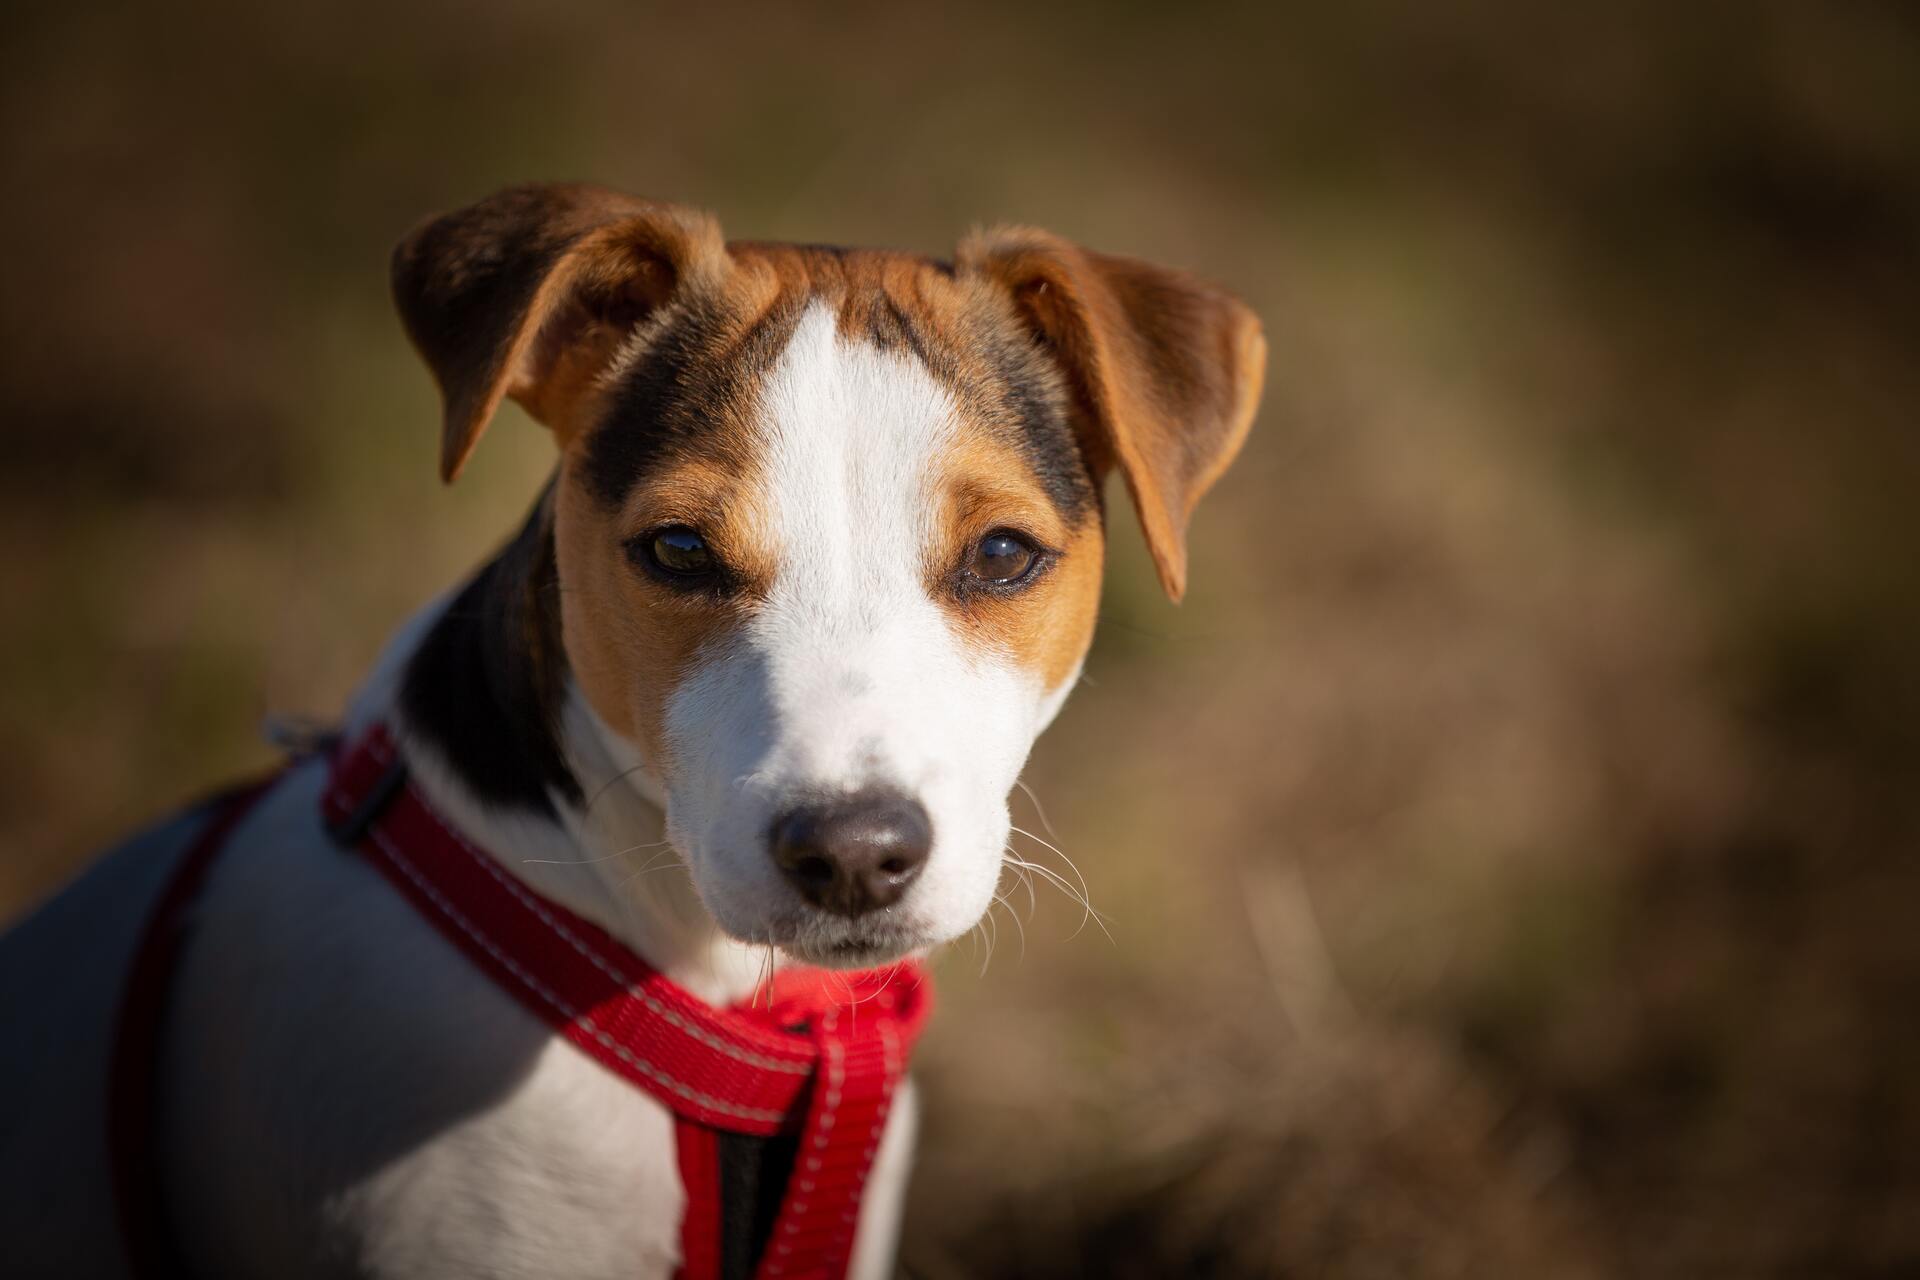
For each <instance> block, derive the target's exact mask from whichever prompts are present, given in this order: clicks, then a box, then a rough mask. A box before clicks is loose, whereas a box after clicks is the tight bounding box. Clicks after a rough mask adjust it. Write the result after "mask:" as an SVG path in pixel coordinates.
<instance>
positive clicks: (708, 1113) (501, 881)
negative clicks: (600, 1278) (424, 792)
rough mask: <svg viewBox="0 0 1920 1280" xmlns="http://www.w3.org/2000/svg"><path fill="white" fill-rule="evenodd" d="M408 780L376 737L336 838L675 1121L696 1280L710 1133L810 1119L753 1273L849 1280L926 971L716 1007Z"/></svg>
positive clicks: (350, 770)
mask: <svg viewBox="0 0 1920 1280" xmlns="http://www.w3.org/2000/svg"><path fill="white" fill-rule="evenodd" d="M401 768H402V766H401V765H400V764H399V757H398V752H397V749H396V747H395V745H394V743H393V740H392V738H391V736H390V735H389V734H388V732H387V731H386V729H385V728H384V726H376V727H375V728H374V729H372V730H371V731H369V733H368V734H367V735H366V737H365V738H363V739H362V740H361V741H360V742H359V743H358V744H357V745H356V746H355V747H353V748H352V749H351V750H350V751H348V752H347V753H346V754H345V755H343V756H342V757H341V758H340V759H339V760H338V761H337V762H336V764H335V769H334V777H333V781H332V783H331V784H330V786H329V787H328V790H327V793H326V796H325V798H324V799H323V801H322V808H323V811H324V813H325V815H326V817H327V819H328V822H329V825H330V826H332V827H336V828H338V827H341V826H345V827H348V828H350V829H351V830H350V833H349V837H348V838H350V839H352V840H354V841H355V842H356V843H357V846H358V847H359V848H360V849H361V851H362V852H364V853H365V854H366V856H367V857H368V858H369V860H370V861H372V863H373V864H374V865H375V866H376V867H378V868H379V869H380V870H381V871H382V872H383V873H384V874H385V875H386V876H387V878H388V879H389V880H391V881H392V882H393V884H394V885H395V886H396V887H397V888H398V889H399V891H400V892H401V893H402V894H403V895H405V896H406V897H407V899H408V900H409V901H411V902H412V903H413V904H414V906H415V907H416V908H417V909H418V910H419V911H420V912H421V914H423V915H424V916H426V917H427V919H428V920H430V921H432V922H433V923H434V925H435V926H436V927H438V928H439V930H440V931H441V933H442V934H443V935H445V936H446V937H447V938H448V939H449V940H450V941H452V942H453V943H454V944H455V945H456V946H457V947H459V948H460V949H461V950H462V951H463V952H465V953H466V955H467V956H468V957H469V958H470V959H471V960H472V961H473V962H474V964H476V965H477V966H479V968H480V969H481V970H482V971H483V972H485V973H486V974H488V975H489V976H490V977H492V978H493V980H494V981H495V982H497V983H499V984H500V986H502V987H503V988H505V989H506V990H507V991H508V992H510V993H511V994H513V995H514V996H515V997H516V998H517V999H519V1000H520V1001H521V1003H522V1004H524V1005H525V1006H526V1007H527V1008H528V1009H530V1010H531V1011H533V1012H534V1013H535V1014H536V1015H537V1016H539V1017H540V1018H541V1019H542V1020H544V1021H546V1022H547V1023H548V1024H549V1025H551V1026H552V1027H554V1029H555V1030H557V1031H558V1032H559V1033H560V1034H562V1035H564V1036H565V1037H567V1039H568V1040H570V1041H572V1042H573V1044H574V1045H576V1046H577V1047H578V1048H579V1049H580V1050H581V1051H582V1052H584V1053H586V1054H587V1055H588V1056H590V1057H592V1058H594V1059H595V1060H596V1061H598V1062H599V1063H601V1065H603V1066H605V1067H606V1068H607V1069H608V1070H610V1071H613V1072H615V1073H616V1074H618V1075H620V1076H622V1077H623V1078H625V1079H626V1080H628V1081H630V1082H631V1083H633V1084H635V1085H637V1086H639V1087H640V1088H643V1089H645V1090H646V1091H647V1092H649V1093H651V1094H653V1095H654V1096H655V1097H656V1098H658V1099H659V1100H660V1101H662V1102H663V1103H665V1104H666V1105H667V1106H668V1107H670V1108H671V1109H672V1110H673V1112H674V1113H675V1115H676V1116H677V1117H678V1123H677V1125H676V1130H677V1132H678V1138H677V1145H678V1150H679V1156H680V1160H681V1173H682V1182H683V1184H684V1185H685V1187H686V1192H687V1200H688V1208H687V1213H686V1219H685V1222H684V1224H683V1229H682V1236H683V1240H682V1243H683V1250H684V1263H683V1267H682V1271H681V1275H682V1276H683V1277H684V1280H712V1277H714V1276H716V1275H717V1274H718V1271H719V1265H720V1235H721V1233H720V1225H721V1224H720V1216H721V1212H722V1209H723V1206H721V1205H720V1204H719V1203H718V1197H719V1186H718V1183H719V1178H718V1154H717V1143H716V1140H715V1137H714V1134H713V1133H712V1132H710V1131H712V1130H724V1131H727V1132H732V1133H744V1134H753V1135H756V1136H761V1137H766V1136H771V1135H773V1134H776V1133H781V1132H792V1130H793V1128H794V1127H795V1120H796V1118H797V1116H798V1115H799V1113H800V1112H801V1110H802V1108H804V1109H805V1127H804V1129H803V1130H802V1133H801V1140H800V1148H799V1154H798V1156H797V1157H796V1161H795V1167H794V1171H793V1174H792V1176H791V1177H790V1179H789V1181H788V1186H787V1194H786V1198H785V1200H784V1201H783V1203H782V1204H781V1207H780V1211H779V1214H778V1216H777V1218H776V1220H775V1223H774V1228H773V1237H772V1240H771V1241H770V1243H769V1244H768V1247H767V1250H766V1254H765V1257H764V1258H763V1260H762V1264H761V1266H760V1268H759V1272H758V1274H759V1275H761V1276H763V1277H785V1278H799V1277H827V1276H835V1277H837V1276H840V1275H843V1274H844V1273H845V1270H846V1265H847V1258H848V1255H849V1253H850V1251H851V1247H852V1239H853V1227H854V1223H855V1221H856V1220H857V1217H858V1209H859V1200H860V1192H861V1188H862V1187H863V1185H864V1184H865V1180H866V1174H867V1170H868V1168H869V1167H870V1166H871V1163H872V1159H873V1152H874V1148H875V1147H876V1145H877V1143H878V1140H879V1134H880V1132H881V1130H882V1129H883V1127H884V1125H885V1120H886V1112H887V1107H888V1104H889V1102H890V1101H891V1099H892V1094H893V1089H894V1087H895V1085H896V1084H897V1083H898V1081H899V1079H900V1076H901V1074H902V1073H903V1072H904V1071H905V1069H906V1055H907V1051H908V1049H909V1048H910V1047H911V1045H912V1043H913V1040H914V1038H915V1037H916V1036H917V1035H918V1034H919V1031H920V1028H921V1027H922V1026H923V1025H924V1023H925V1020H926V1016H927V1014H928V1012H929V1010H930V1008H931V996H930V990H929V987H928V984H927V983H926V982H925V981H924V977H925V975H924V974H923V973H922V972H921V970H920V969H919V967H918V966H917V965H915V964H912V963H903V964H901V965H899V966H896V967H895V968H893V969H889V970H881V971H874V972H869V973H826V972H822V971H818V970H805V969H797V970H784V971H782V972H781V973H779V974H777V975H776V976H775V978H774V980H773V982H772V984H771V986H770V989H769V990H768V991H766V992H764V993H762V994H761V997H760V999H759V1000H756V1001H754V1002H752V1004H751V1005H750V1006H749V1007H746V1008H733V1009H719V1008H715V1007H713V1006H712V1005H708V1004H706V1003H704V1002H703V1001H700V1000H698V999H696V998H695V997H694V996H693V995H691V994H690V993H688V992H687V991H685V990H684V989H682V988H681V987H679V986H677V985H676V984H674V983H672V982H671V981H669V980H668V979H667V978H666V977H665V976H664V975H662V974H660V973H659V972H658V971H656V970H655V969H653V967H652V966H650V965H648V964H647V963H646V961H644V960H643V959H641V957H639V956H638V955H636V954H634V953H633V952H632V951H630V950H628V949H627V948H626V947H625V946H623V945H622V944H621V943H619V942H617V941H616V940H615V939H614V938H613V937H612V936H611V935H609V934H608V933H606V932H605V931H604V930H602V929H600V928H598V927H597V926H595V925H593V924H591V923H589V922H588V921H586V920H583V919H581V918H580V917H579V916H576V915H574V914H573V913H572V912H570V911H568V910H566V909H565V908H564V907H561V906H560V905H558V904H557V903H553V902H550V901H548V900H546V899H544V898H542V897H540V896H539V895H537V894H535V893H534V892H533V891H532V890H530V889H529V888H527V887H526V886H525V885H524V884H522V883H521V882H520V881H519V880H518V879H516V878H515V877H514V876H512V875H510V874H509V873H508V872H507V871H506V870H505V869H504V868H503V867H501V866H500V865H499V864H498V863H497V862H495V861H494V859H493V858H492V857H490V856H489V855H488V854H486V853H485V852H483V851H482V850H479V849H477V848H475V847H474V846H473V845H471V844H470V843H468V841H467V840H466V839H465V837H463V836H462V835H461V834H460V833H459V832H458V831H456V830H454V829H453V828H452V827H451V826H449V825H448V824H446V823H444V822H442V821H441V820H440V818H439V816H438V815H437V814H435V813H434V811H433V810H432V809H431V808H429V807H428V805H427V803H426V801H425V800H424V799H423V798H422V797H421V795H420V794H419V792H418V791H417V790H416V789H415V788H414V787H412V786H410V785H398V786H396V785H395V782H396V779H399V778H401V777H402V776H403V775H402V773H401ZM762 1001H764V1007H762ZM703 1129H704V1130H708V1131H709V1132H705V1133H702V1132H700V1130H703Z"/></svg>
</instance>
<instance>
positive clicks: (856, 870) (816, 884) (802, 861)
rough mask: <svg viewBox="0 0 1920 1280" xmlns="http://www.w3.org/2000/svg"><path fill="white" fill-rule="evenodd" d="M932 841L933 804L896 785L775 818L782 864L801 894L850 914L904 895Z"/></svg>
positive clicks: (776, 845)
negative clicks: (930, 812) (929, 818)
mask: <svg viewBox="0 0 1920 1280" xmlns="http://www.w3.org/2000/svg"><path fill="white" fill-rule="evenodd" d="M932 848H933V826H932V824H931V823H929V822H928V821H927V811H926V810H925V809H923V808H922V807H921V806H920V802H919V801H917V800H915V799H913V798H911V797H909V796H904V795H901V794H900V793H899V792H896V791H862V792H859V793H858V794H856V795H850V796H843V797H841V798H839V799H835V800H824V801H820V802H817V803H814V804H809V805H804V806H802V807H801V808H798V809H794V810H791V811H790V812H788V813H786V814H784V815H782V816H781V817H780V819H779V820H778V821H776V822H775V823H774V824H773V860H774V862H775V863H776V864H778V866H779V867H780V870H781V871H783V872H785V873H786V877H787V879H788V880H790V881H792V882H793V887H794V888H796V889H798V890H799V891H800V896H801V897H803V898H805V899H806V900H807V901H808V902H811V903H812V904H813V905H814V906H816V907H820V908H821V909H823V910H826V911H832V912H836V913H837V914H839V915H843V916H857V915H864V914H865V913H866V912H869V911H877V910H879V909H880V908H881V907H890V906H892V905H893V904H894V903H896V902H898V901H900V897H901V895H902V894H904V893H906V891H907V886H908V885H910V884H912V883H913V878H914V877H915V876H917V875H919V874H920V868H921V867H923V866H925V865H926V861H927V853H928V851H929V850H931V849H932Z"/></svg>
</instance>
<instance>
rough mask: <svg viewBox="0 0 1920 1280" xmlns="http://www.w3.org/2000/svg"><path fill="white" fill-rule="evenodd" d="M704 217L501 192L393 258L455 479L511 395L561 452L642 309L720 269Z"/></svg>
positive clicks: (534, 192)
mask: <svg viewBox="0 0 1920 1280" xmlns="http://www.w3.org/2000/svg"><path fill="white" fill-rule="evenodd" d="M727 264H728V259H727V251H726V244H725V241H724V239H723V238H722V236H721V233H720V227H719V224H718V223H717V222H715V221H714V220H713V218H712V217H710V216H709V215H707V214H705V213H702V212H700V211H699V210H695V209H687V208H682V207H680V206H678V205H671V204H662V203H658V202H656V201H652V200H642V199H639V198H638V197H635V196H629V195H624V194H622V193H620V192H618V191H609V190H607V189H606V188H604V187H594V186H585V185H580V184H572V183H549V184H534V185H529V186H521V187H510V188H508V189H507V190H505V191H501V192H499V193H497V194H495V195H492V196H489V197H487V198H486V199H485V200H482V201H480V203H478V204H475V205H470V206H468V207H467V208H465V209H460V210H457V211H456V212H453V213H448V214H443V215H442V216H440V217H437V218H434V219H432V220H430V221H428V222H426V223H425V224H423V225H422V226H420V227H418V228H416V229H415V230H414V231H413V233H412V234H410V235H408V236H407V238H406V239H404V240H402V241H401V242H400V244H399V246H398V247H397V248H396V249H395V250H394V253H393V296H394V301H395V303H396V304H397V305H398V306H399V309H400V319H401V321H402V322H403V323H404V324H405V325H406V329H407V335H408V336H409V337H410V338H412V339H413V344H414V346H415V347H416V348H418V349H419V351H420V354H421V356H422V357H424V358H425V360H426V362H427V366H428V367H429V368H430V369H431V370H432V371H433V376H434V380H435V381H436V382H437V383H438V384H439V386H440V394H441V399H442V401H443V403H444V406H445V419H444V422H443V425H442V428H441V442H440V474H441V477H442V478H443V479H446V480H452V479H453V478H454V477H455V476H456V475H458V474H459V472H460V468H461V467H462V466H463V465H465V463H466V460H467V457H468V455H470V454H471V453H472V452H473V447H474V445H475V443H476V442H477V441H478V440H479V438H480V433H481V432H482V431H484V430H486V426H487V423H488V422H489V421H490V420H491V419H492V418H493V415H494V412H495V411H496V410H497V409H498V408H499V407H500V400H501V397H502V396H512V397H513V398H514V399H515V400H517V401H519V402H520V403H521V404H522V405H523V406H525V408H526V409H527V411H528V412H529V413H531V414H532V415H533V416H534V417H535V418H536V419H537V420H539V421H540V422H542V423H545V424H546V425H547V426H548V427H551V428H552V429H553V430H554V431H555V433H556V434H557V435H559V436H560V438H561V439H562V441H563V442H564V440H565V439H566V437H567V433H568V431H569V430H570V429H571V428H572V427H573V426H574V425H575V424H574V423H573V422H572V421H571V415H570V411H571V409H572V408H573V407H574V405H575V404H576V402H577V401H578V399H579V397H580V394H581V393H582V392H583V391H585V390H586V389H587V388H588V387H589V386H590V385H591V384H592V378H593V375H594V374H596V373H598V372H599V371H600V370H601V369H602V368H604V367H605V365H606V362H607V361H608V360H610V359H611V358H612V357H613V355H614V353H615V352H616V351H617V350H618V347H619V344H620V342H621V341H623V340H624V339H625V338H626V336H627V335H628V334H629V333H631V332H632V330H633V328H634V326H635V325H636V324H638V323H639V322H640V321H641V320H642V319H644V318H645V317H646V315H647V313H649V312H650V311H652V310H654V309H656V308H658V307H660V306H661V305H663V304H665V303H666V302H667V301H668V300H669V299H671V298H673V297H674V296H675V295H676V294H677V293H679V292H681V291H683V290H686V289H690V288H701V287H711V286H713V285H715V284H717V283H718V280H719V279H720V278H721V276H723V274H724V272H725V271H726V269H727Z"/></svg>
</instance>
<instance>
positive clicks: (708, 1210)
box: [673, 1116, 722, 1280]
mask: <svg viewBox="0 0 1920 1280" xmlns="http://www.w3.org/2000/svg"><path fill="white" fill-rule="evenodd" d="M673 1133H674V1141H675V1143H676V1144H677V1145H678V1147H679V1152H680V1185H681V1186H683V1187H684V1188H686V1193H687V1208H686V1212H685V1214H684V1215H683V1216H682V1217H681V1219H680V1270H679V1272H678V1276H679V1280H715V1277H717V1276H719V1274H720V1257H721V1249H722V1246H721V1242H720V1139H719V1134H718V1131H717V1130H714V1129H709V1128H708V1127H707V1126H706V1125H703V1124H695V1123H694V1122H693V1121H691V1120H684V1119H681V1118H680V1117H678V1116H676V1117H674V1124H673Z"/></svg>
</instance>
